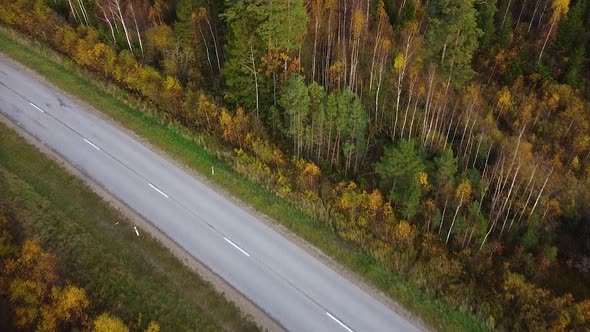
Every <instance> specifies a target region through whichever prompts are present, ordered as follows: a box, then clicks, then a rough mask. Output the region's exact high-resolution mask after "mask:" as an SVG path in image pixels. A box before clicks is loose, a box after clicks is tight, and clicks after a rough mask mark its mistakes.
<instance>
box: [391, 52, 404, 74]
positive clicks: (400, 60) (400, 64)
mask: <svg viewBox="0 0 590 332" xmlns="http://www.w3.org/2000/svg"><path fill="white" fill-rule="evenodd" d="M405 64H406V59H405V57H404V55H403V54H402V53H399V54H398V55H397V56H396V57H395V60H393V69H394V70H395V71H396V72H398V73H399V72H401V71H402V69H403V68H404V65H405Z"/></svg>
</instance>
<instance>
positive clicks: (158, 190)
mask: <svg viewBox="0 0 590 332" xmlns="http://www.w3.org/2000/svg"><path fill="white" fill-rule="evenodd" d="M148 184H149V185H150V187H152V188H153V189H154V190H155V191H157V192H159V193H160V194H162V196H164V197H166V198H168V195H166V194H165V193H164V192H163V191H161V190H160V189H158V188H156V186H154V185H153V184H151V183H148Z"/></svg>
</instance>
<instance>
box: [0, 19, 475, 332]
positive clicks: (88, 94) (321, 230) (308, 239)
mask: <svg viewBox="0 0 590 332" xmlns="http://www.w3.org/2000/svg"><path fill="white" fill-rule="evenodd" d="M0 49H1V50H2V53H4V54H6V55H8V56H9V57H11V58H13V59H14V60H16V61H18V62H20V63H22V64H23V65H25V66H26V67H28V68H30V69H32V70H33V71H35V72H37V73H38V74H40V75H41V76H42V77H44V78H45V79H46V80H47V81H49V82H50V83H51V84H53V85H55V86H56V87H58V88H59V89H61V90H63V91H64V92H66V93H68V94H69V95H73V96H74V97H77V98H78V99H79V100H81V101H83V102H85V103H87V104H89V105H90V106H92V107H91V108H92V109H95V110H97V111H99V112H101V113H102V114H103V115H106V117H107V118H110V119H112V121H114V123H117V124H118V125H119V127H121V126H123V127H124V128H126V129H127V130H128V132H131V134H132V135H133V136H134V137H135V138H139V139H141V141H143V142H145V143H147V144H148V145H151V146H153V147H155V149H154V150H155V151H156V149H157V150H160V152H163V154H164V155H165V156H166V157H167V158H168V159H170V160H173V161H176V162H175V164H177V165H179V163H180V165H179V166H181V167H183V168H184V169H185V170H188V171H190V173H191V174H194V175H198V177H199V178H200V179H204V180H206V181H207V182H208V183H209V184H212V185H213V187H214V188H215V189H216V190H218V191H220V192H221V193H224V194H226V196H228V197H235V198H237V199H239V200H241V201H242V202H239V201H237V200H235V201H236V202H237V203H239V204H240V205H242V206H244V207H249V208H251V209H252V208H253V209H255V210H256V211H258V212H259V213H261V214H264V215H265V216H266V217H264V218H261V219H262V220H265V221H266V222H267V223H269V224H270V225H271V226H273V228H274V229H275V230H277V231H279V232H281V233H282V234H283V235H286V236H287V237H288V238H289V239H290V240H292V241H294V242H296V243H297V244H299V245H300V246H302V247H303V248H304V249H306V250H307V251H308V252H311V253H312V254H314V256H316V257H319V258H321V259H322V261H324V262H326V263H327V264H328V265H329V266H331V267H332V268H333V269H335V270H336V271H339V272H340V273H341V274H343V275H344V276H346V277H347V278H349V279H350V280H352V281H354V282H356V283H357V284H358V285H359V286H361V287H362V288H363V289H365V290H366V291H368V292H370V293H371V294H373V295H375V296H376V297H377V298H379V299H381V300H382V301H383V302H385V303H387V304H389V305H390V307H392V308H393V309H394V310H395V311H397V312H399V313H401V314H404V315H405V316H406V317H408V318H409V319H411V320H412V321H414V322H415V323H416V324H417V325H418V326H422V328H424V329H427V328H426V325H428V326H430V327H432V328H433V329H436V330H442V331H457V330H469V331H478V330H486V327H485V324H484V323H483V322H482V320H481V319H479V318H478V317H475V316H473V315H470V314H468V313H465V312H461V311H459V310H456V309H453V308H450V307H449V306H448V305H446V304H445V303H444V302H442V301H440V300H436V299H434V298H433V297H432V296H429V295H428V294H426V293H424V292H422V291H421V290H419V289H418V288H417V287H415V286H414V285H412V284H411V283H409V282H407V281H406V280H405V279H403V278H401V277H399V276H396V275H394V274H392V273H391V272H390V271H389V270H387V269H386V268H385V267H384V266H382V265H380V264H378V263H376V262H375V261H374V260H372V259H370V258H369V257H368V255H366V254H365V253H363V252H360V251H358V250H356V249H355V248H353V247H350V246H348V245H347V244H346V243H344V242H343V241H341V240H340V239H338V238H337V237H336V235H335V234H333V232H332V231H331V230H330V228H329V227H327V226H325V224H322V223H319V222H316V221H314V220H313V219H312V218H310V217H309V216H307V215H305V214H303V213H301V212H300V211H298V210H297V209H296V208H295V207H294V206H292V205H290V204H289V203H288V202H285V201H283V200H281V199H280V198H279V197H277V196H276V195H274V194H272V193H270V192H267V191H265V190H264V189H262V188H261V187H260V186H259V185H257V184H256V183H254V182H252V181H250V180H248V179H246V178H245V177H243V176H240V175H238V174H237V173H235V172H234V171H233V169H232V168H231V167H230V166H229V165H228V164H227V163H226V162H225V161H223V159H224V156H226V155H227V154H228V153H231V151H228V149H224V148H223V147H221V146H219V145H218V144H216V142H214V141H212V139H211V138H210V137H208V136H207V135H200V134H195V133H190V132H188V131H187V130H184V129H183V128H179V127H178V126H175V125H170V124H168V123H167V122H166V121H165V120H164V119H163V118H162V117H159V116H158V115H157V113H156V111H154V110H153V109H150V107H149V106H147V105H145V104H144V103H143V102H141V101H139V100H137V99H136V98H134V97H132V96H130V95H129V94H128V93H126V92H124V91H121V90H120V89H118V88H117V87H115V86H114V85H112V84H109V83H108V82H104V81H102V80H100V79H98V78H96V77H95V76H93V75H92V74H90V73H87V72H85V71H83V70H80V69H79V68H78V67H77V66H76V65H74V64H72V63H71V62H69V61H67V60H65V59H63V58H62V57H60V56H59V55H57V54H56V53H55V52H53V51H51V50H49V49H48V48H46V47H44V46H42V45H37V44H33V43H30V42H28V41H26V40H23V39H22V37H21V38H19V36H17V35H15V34H13V33H12V32H8V31H6V30H3V29H2V30H0ZM212 166H213V167H214V168H215V176H213V175H211V167H212ZM259 215H260V214H259ZM271 218H272V219H271ZM275 221H278V222H279V223H280V224H277V223H276V222H275ZM394 301H395V302H394ZM396 302H397V303H400V304H401V306H400V305H398V304H397V303H396ZM404 308H405V309H404ZM422 322H424V323H425V324H424V323H422Z"/></svg>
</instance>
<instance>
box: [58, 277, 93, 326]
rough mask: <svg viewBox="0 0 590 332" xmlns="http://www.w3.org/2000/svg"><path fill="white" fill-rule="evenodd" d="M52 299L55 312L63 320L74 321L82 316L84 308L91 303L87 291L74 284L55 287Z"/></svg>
mask: <svg viewBox="0 0 590 332" xmlns="http://www.w3.org/2000/svg"><path fill="white" fill-rule="evenodd" d="M51 299H52V302H53V305H52V307H53V311H54V314H55V316H56V317H57V319H58V320H59V321H62V322H72V321H76V320H78V319H80V318H82V317H83V315H84V310H86V308H88V305H90V301H88V298H87V297H86V291H85V290H84V289H82V288H79V287H76V286H72V285H68V286H66V287H64V288H63V289H58V288H54V289H53V290H52V294H51Z"/></svg>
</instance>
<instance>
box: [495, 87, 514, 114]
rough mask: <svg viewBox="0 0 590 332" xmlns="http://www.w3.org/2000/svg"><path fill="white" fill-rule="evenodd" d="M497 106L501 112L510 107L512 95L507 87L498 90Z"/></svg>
mask: <svg viewBox="0 0 590 332" xmlns="http://www.w3.org/2000/svg"><path fill="white" fill-rule="evenodd" d="M497 105H498V107H499V108H500V109H501V110H505V109H506V108H509V107H511V106H512V94H511V93H510V90H508V88H507V87H504V88H502V90H500V92H499V93H498V103H497Z"/></svg>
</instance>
